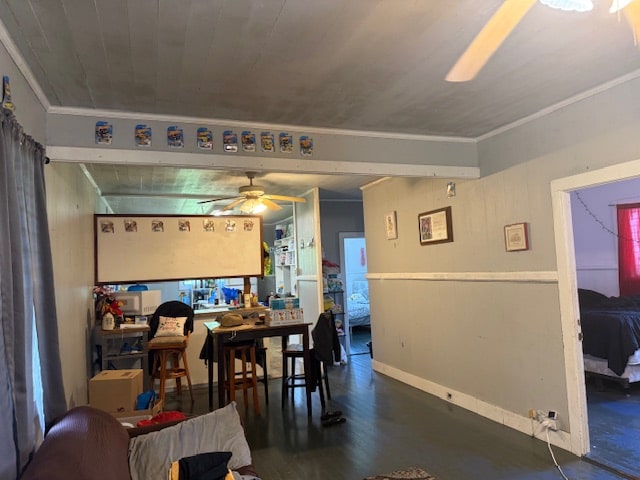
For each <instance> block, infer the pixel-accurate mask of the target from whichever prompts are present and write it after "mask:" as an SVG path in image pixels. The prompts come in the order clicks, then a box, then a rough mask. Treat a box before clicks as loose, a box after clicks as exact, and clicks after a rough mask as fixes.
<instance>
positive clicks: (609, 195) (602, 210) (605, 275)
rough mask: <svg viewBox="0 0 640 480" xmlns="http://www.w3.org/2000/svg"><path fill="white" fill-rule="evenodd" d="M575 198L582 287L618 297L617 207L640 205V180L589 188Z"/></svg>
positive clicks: (573, 200)
mask: <svg viewBox="0 0 640 480" xmlns="http://www.w3.org/2000/svg"><path fill="white" fill-rule="evenodd" d="M578 195H579V197H578ZM571 198H572V201H571V216H572V218H573V235H574V243H575V255H576V270H577V276H578V287H580V288H586V289H590V290H595V291H598V292H601V293H604V294H605V295H607V296H618V295H619V294H620V288H619V280H618V237H617V236H616V232H617V226H616V224H617V221H616V205H617V204H623V203H636V202H638V201H640V180H638V179H635V180H627V181H621V182H615V183H607V184H605V185H599V186H597V187H591V188H585V189H582V190H579V191H578V192H576V193H573V194H572V195H571Z"/></svg>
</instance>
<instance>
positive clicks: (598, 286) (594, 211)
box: [570, 179, 640, 478]
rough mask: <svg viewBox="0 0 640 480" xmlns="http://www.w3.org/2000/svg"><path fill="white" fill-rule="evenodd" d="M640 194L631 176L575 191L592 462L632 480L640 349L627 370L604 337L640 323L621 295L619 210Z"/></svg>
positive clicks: (639, 457) (639, 423)
mask: <svg viewBox="0 0 640 480" xmlns="http://www.w3.org/2000/svg"><path fill="white" fill-rule="evenodd" d="M638 191H640V179H627V180H621V181H616V182H610V183H606V184H602V185H595V186H589V187H585V188H580V189H576V190H574V191H572V192H571V194H570V198H571V219H572V227H573V238H574V241H573V244H574V245H573V248H574V252H575V270H576V280H577V287H578V303H579V306H580V320H581V330H582V335H583V341H582V350H583V352H582V353H583V355H582V357H583V358H582V360H583V364H584V370H585V373H586V378H585V393H586V404H587V418H588V429H589V445H590V452H589V454H588V455H587V458H589V459H590V460H592V461H594V462H596V463H599V464H603V465H606V466H608V467H610V468H612V469H614V470H616V471H618V472H624V473H626V474H631V475H633V476H634V478H637V476H639V475H640V467H639V465H640V452H638V450H637V445H638V444H639V443H640V383H637V382H638V381H639V380H640V351H636V353H635V354H634V355H632V357H633V359H632V358H631V357H630V358H629V360H628V361H627V365H626V368H625V367H624V366H620V365H618V364H617V363H616V362H615V360H616V358H617V357H618V356H617V355H615V353H616V352H618V348H619V349H620V356H622V355H627V354H626V352H623V346H622V345H620V347H617V345H618V344H617V343H615V342H613V343H612V342H608V341H607V335H606V332H609V331H610V330H609V329H608V327H607V326H611V328H616V331H626V330H624V329H623V328H621V326H622V325H623V324H624V325H627V324H633V325H638V323H640V318H639V317H640V314H639V313H638V311H637V309H636V308H635V307H633V308H632V309H631V310H628V307H627V306H626V303H627V302H629V301H630V300H631V299H632V298H633V297H628V296H621V294H620V286H619V285H620V284H619V273H618V263H619V260H618V256H619V248H618V243H619V241H620V240H621V239H622V240H624V238H625V237H626V236H627V235H625V234H623V233H622V231H621V230H619V229H618V215H617V206H619V205H628V204H635V203H637V202H638V201H640V196H638V193H637V192H638ZM618 327H620V330H618ZM596 333H597V337H596V335H595V334H596ZM635 337H636V336H633V338H632V337H631V336H630V337H629V338H628V339H625V338H622V339H621V340H622V341H624V342H625V346H624V348H626V347H627V342H631V341H633V342H632V343H633V344H637V339H636V338H635ZM612 338H613V337H612ZM600 339H602V340H603V342H607V343H606V345H607V349H606V350H607V354H608V356H609V359H608V360H607V359H604V358H601V355H596V353H599V352H598V350H600V349H601V347H600V345H601V344H600V343H599V340H600ZM602 345H604V343H603V344H602ZM628 345H631V343H629V344H628ZM629 348H631V347H630V346H629ZM603 351H604V350H603ZM636 357H639V358H636ZM623 368H624V371H622V370H623ZM612 369H614V370H616V371H615V372H614V371H613V370H612Z"/></svg>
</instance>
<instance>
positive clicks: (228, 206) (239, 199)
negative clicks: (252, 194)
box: [222, 197, 247, 212]
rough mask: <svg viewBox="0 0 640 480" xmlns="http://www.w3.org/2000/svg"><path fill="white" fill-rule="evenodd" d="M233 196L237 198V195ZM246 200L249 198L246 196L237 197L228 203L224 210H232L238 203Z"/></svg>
mask: <svg viewBox="0 0 640 480" xmlns="http://www.w3.org/2000/svg"><path fill="white" fill-rule="evenodd" d="M233 198H236V197H233ZM246 200H247V199H246V198H244V197H241V198H236V200H234V201H233V202H231V203H230V204H229V205H227V206H226V207H224V208H223V209H222V211H223V212H224V211H227V210H232V209H233V208H234V207H235V206H236V205H238V204H240V203H242V202H245V201H246Z"/></svg>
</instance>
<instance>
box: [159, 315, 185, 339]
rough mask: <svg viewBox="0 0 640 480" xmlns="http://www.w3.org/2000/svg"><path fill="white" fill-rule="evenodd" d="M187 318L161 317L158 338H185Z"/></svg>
mask: <svg viewBox="0 0 640 480" xmlns="http://www.w3.org/2000/svg"><path fill="white" fill-rule="evenodd" d="M186 321H187V317H163V316H162V315H161V316H160V321H159V322H158V330H157V331H156V335H155V336H156V337H182V336H184V323H185V322H186Z"/></svg>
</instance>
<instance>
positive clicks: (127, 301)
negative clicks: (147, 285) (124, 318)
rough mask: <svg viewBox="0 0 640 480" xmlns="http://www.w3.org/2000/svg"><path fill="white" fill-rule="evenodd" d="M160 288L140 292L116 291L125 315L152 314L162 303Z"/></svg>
mask: <svg viewBox="0 0 640 480" xmlns="http://www.w3.org/2000/svg"><path fill="white" fill-rule="evenodd" d="M161 294H162V292H161V291H160V290H143V291H139V292H115V297H116V300H118V302H122V306H121V307H120V309H121V310H122V313H124V314H125V315H147V316H151V315H153V314H154V312H155V311H156V308H158V306H159V305H160V303H162V301H161Z"/></svg>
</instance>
